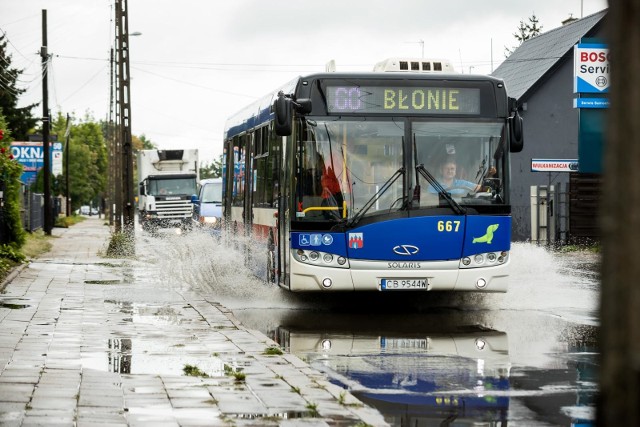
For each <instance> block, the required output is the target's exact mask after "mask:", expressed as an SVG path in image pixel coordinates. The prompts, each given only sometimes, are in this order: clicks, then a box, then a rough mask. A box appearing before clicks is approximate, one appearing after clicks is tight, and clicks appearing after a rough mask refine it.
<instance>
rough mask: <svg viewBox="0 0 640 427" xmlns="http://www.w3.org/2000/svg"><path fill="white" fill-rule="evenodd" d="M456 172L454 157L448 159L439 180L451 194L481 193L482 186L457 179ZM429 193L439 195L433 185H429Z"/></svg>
mask: <svg viewBox="0 0 640 427" xmlns="http://www.w3.org/2000/svg"><path fill="white" fill-rule="evenodd" d="M456 170H457V165H456V161H455V159H454V158H453V157H448V158H447V159H446V160H445V161H444V163H442V165H441V166H440V176H439V177H438V178H437V179H438V182H439V183H440V185H442V187H444V189H445V190H446V191H447V192H448V193H449V194H451V195H457V196H463V195H466V194H468V193H475V192H477V191H480V189H481V186H480V184H476V183H475V182H470V181H465V180H464V179H458V178H456ZM429 192H430V193H437V191H436V189H435V188H433V186H431V185H429Z"/></svg>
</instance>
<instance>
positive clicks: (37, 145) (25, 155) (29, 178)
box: [11, 141, 62, 184]
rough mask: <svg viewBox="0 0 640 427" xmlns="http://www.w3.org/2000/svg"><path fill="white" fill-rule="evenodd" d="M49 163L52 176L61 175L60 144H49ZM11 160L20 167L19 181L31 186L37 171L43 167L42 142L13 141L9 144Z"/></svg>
mask: <svg viewBox="0 0 640 427" xmlns="http://www.w3.org/2000/svg"><path fill="white" fill-rule="evenodd" d="M49 145H50V148H51V149H50V150H49V162H50V164H51V174H52V175H53V176H56V175H62V143H61V142H53V143H49ZM11 154H13V158H14V159H15V160H16V161H17V162H18V163H20V164H21V165H22V170H23V172H22V176H21V177H20V181H22V182H23V183H25V184H31V183H33V182H34V181H35V180H36V175H37V174H38V171H39V170H40V169H41V168H42V167H44V161H43V158H44V149H43V148H42V142H30V141H29V142H26V141H14V142H12V143H11Z"/></svg>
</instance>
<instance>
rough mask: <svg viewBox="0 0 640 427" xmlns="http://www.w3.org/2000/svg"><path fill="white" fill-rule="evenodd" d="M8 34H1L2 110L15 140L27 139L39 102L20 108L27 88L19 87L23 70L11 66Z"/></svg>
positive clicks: (0, 76) (0, 91) (0, 75)
mask: <svg viewBox="0 0 640 427" xmlns="http://www.w3.org/2000/svg"><path fill="white" fill-rule="evenodd" d="M6 48H7V40H6V35H4V34H2V35H0V110H2V114H3V115H4V118H5V120H6V126H7V129H8V130H9V131H11V135H12V137H13V139H14V140H17V141H26V140H27V134H28V133H29V132H30V131H31V130H32V129H33V128H34V127H35V125H36V122H37V119H35V118H34V117H33V116H32V115H31V110H32V109H33V108H34V107H35V106H36V105H38V104H31V105H28V106H26V107H22V108H18V107H17V104H18V98H19V97H20V95H22V94H23V93H24V92H26V89H20V88H18V87H17V85H16V84H17V82H18V81H19V77H20V75H22V73H23V70H18V69H16V68H13V67H12V66H11V55H9V54H8V53H7V49H6Z"/></svg>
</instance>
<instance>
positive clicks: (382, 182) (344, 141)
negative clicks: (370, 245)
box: [296, 120, 405, 221]
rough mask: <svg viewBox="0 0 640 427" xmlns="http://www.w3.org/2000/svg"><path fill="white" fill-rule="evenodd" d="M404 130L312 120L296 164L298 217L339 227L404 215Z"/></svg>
mask: <svg viewBox="0 0 640 427" xmlns="http://www.w3.org/2000/svg"><path fill="white" fill-rule="evenodd" d="M404 127H405V126H404V123H403V122H396V121H366V120H358V121H355V120H354V121H335V120H333V121H320V120H318V121H315V120H308V121H307V122H306V124H305V125H304V126H303V134H302V141H301V144H300V147H299V152H298V158H297V162H298V167H297V172H298V173H297V188H296V206H297V209H296V210H297V212H296V217H297V218H298V219H299V220H312V221H318V220H329V221H340V220H345V219H350V218H353V217H354V216H356V215H363V214H366V215H373V214H375V213H378V212H381V211H384V212H389V211H393V210H398V209H400V208H401V207H402V204H403V203H402V202H403V189H402V185H403V179H402V176H401V175H402V173H401V172H402V171H403V170H404V169H403V160H402V159H403V141H404ZM363 209H366V212H365V211H364V210H363ZM361 211H362V213H361Z"/></svg>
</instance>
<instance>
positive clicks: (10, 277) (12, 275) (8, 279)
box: [0, 261, 31, 292]
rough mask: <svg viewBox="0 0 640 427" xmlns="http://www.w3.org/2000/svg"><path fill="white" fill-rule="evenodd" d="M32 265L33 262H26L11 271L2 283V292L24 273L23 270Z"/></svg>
mask: <svg viewBox="0 0 640 427" xmlns="http://www.w3.org/2000/svg"><path fill="white" fill-rule="evenodd" d="M30 263H31V261H25V262H24V263H22V264H20V265H18V266H17V267H14V268H13V269H11V271H10V272H9V274H7V276H6V277H5V278H4V279H3V280H2V283H0V292H2V291H4V288H5V287H6V286H7V285H8V284H9V283H11V282H12V281H13V279H15V278H16V276H17V275H18V274H20V273H21V272H22V270H24V269H25V268H27V266H28V265H29V264H30Z"/></svg>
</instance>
